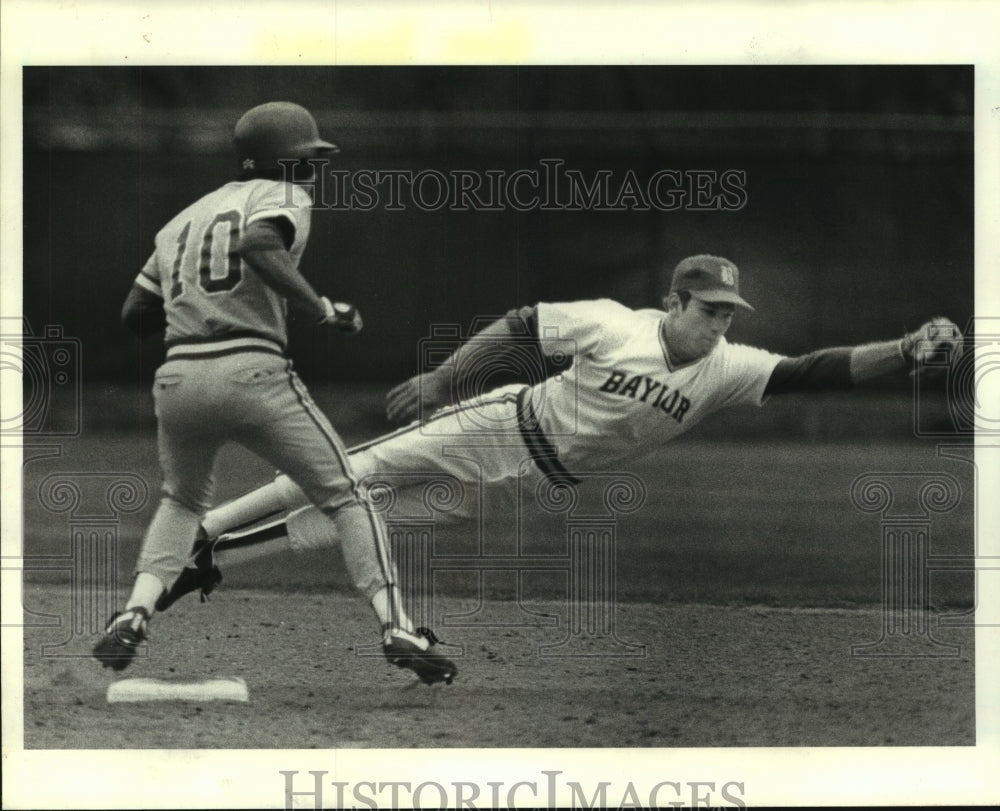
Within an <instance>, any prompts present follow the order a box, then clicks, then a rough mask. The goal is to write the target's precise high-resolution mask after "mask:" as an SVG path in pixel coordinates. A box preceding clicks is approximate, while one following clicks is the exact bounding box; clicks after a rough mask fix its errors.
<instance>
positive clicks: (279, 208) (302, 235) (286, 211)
mask: <svg viewBox="0 0 1000 811" xmlns="http://www.w3.org/2000/svg"><path fill="white" fill-rule="evenodd" d="M311 217H312V200H311V199H310V198H309V195H308V194H307V193H306V191H305V189H303V188H302V187H301V186H296V185H295V184H293V183H281V182H278V181H265V182H264V183H263V184H262V186H261V190H260V192H259V193H258V194H256V195H254V196H253V197H252V198H251V200H250V203H249V206H248V209H247V212H246V222H245V223H244V227H247V226H250V225H253V223H255V222H260V221H261V220H272V219H281V220H284V221H286V222H287V223H288V224H289V225H290V226H291V227H292V229H293V230H294V232H295V237H294V239H293V241H292V245H291V247H290V248H289V251H290V252H291V253H293V254H298V253H301V252H302V250H303V249H304V248H305V245H306V242H308V240H309V228H310V223H311Z"/></svg>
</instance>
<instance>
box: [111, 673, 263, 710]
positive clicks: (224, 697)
mask: <svg viewBox="0 0 1000 811" xmlns="http://www.w3.org/2000/svg"><path fill="white" fill-rule="evenodd" d="M249 700H250V694H249V692H248V691H247V685H246V682H245V681H243V679H240V678H223V679H208V680H207V681H198V682H180V681H165V680H162V679H121V680H119V681H116V682H113V683H112V684H111V685H110V686H109V687H108V703H109V704H116V703H121V702H137V701H249Z"/></svg>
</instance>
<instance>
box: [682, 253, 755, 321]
mask: <svg viewBox="0 0 1000 811" xmlns="http://www.w3.org/2000/svg"><path fill="white" fill-rule="evenodd" d="M681 290H686V291H687V292H689V293H690V294H691V295H692V296H694V297H695V298H696V299H699V300H701V301H725V302H728V303H730V304H736V305H738V306H740V307H746V308H747V309H748V310H752V309H753V307H751V306H750V305H749V304H748V303H747V302H746V301H744V300H743V299H742V298H740V271H739V268H737V267H736V265H734V264H733V263H732V262H730V261H729V260H728V259H724V258H723V257H721V256H711V255H709V254H707V253H703V254H699V255H697V256H689V257H688V258H687V259H682V260H681V261H680V262H679V263H678V264H677V267H675V268H674V275H673V278H672V279H671V282H670V292H671V293H678V292H680V291H681Z"/></svg>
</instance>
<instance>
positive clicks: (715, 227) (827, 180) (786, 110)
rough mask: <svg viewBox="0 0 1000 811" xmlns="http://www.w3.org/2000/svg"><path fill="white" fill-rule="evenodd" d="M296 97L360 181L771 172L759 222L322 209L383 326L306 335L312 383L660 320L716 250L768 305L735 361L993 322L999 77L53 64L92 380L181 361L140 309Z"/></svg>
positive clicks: (48, 147)
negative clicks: (552, 327) (505, 337)
mask: <svg viewBox="0 0 1000 811" xmlns="http://www.w3.org/2000/svg"><path fill="white" fill-rule="evenodd" d="M270 99H286V100H291V101H297V102H299V103H302V104H304V105H306V106H307V107H309V108H310V109H311V110H313V112H314V113H315V115H316V117H317V119H318V121H319V123H320V127H321V130H322V131H323V134H324V135H325V136H327V137H328V138H331V139H333V140H334V141H336V142H337V143H338V144H339V145H340V146H341V150H342V151H341V154H340V155H338V156H336V158H335V159H334V160H333V163H332V164H331V167H330V168H331V169H338V170H344V171H346V172H348V173H350V176H351V177H356V176H357V173H358V172H362V171H363V170H379V171H385V170H408V171H410V172H411V173H414V174H415V173H419V172H421V171H424V172H425V173H429V175H433V177H429V179H430V180H431V181H433V180H434V178H436V177H439V176H444V177H448V178H453V177H455V175H454V174H449V173H454V172H459V173H463V172H464V173H467V176H469V177H472V176H475V177H479V178H486V177H488V173H489V172H490V171H492V172H495V173H498V176H500V175H499V173H502V175H503V177H506V178H509V177H510V176H511V174H512V173H514V172H516V171H517V170H524V169H527V170H530V171H535V172H539V173H544V171H545V170H546V167H551V166H554V165H555V162H558V163H559V166H560V170H563V171H564V170H573V171H577V172H579V174H580V177H583V178H585V179H586V180H587V181H588V182H590V181H592V180H593V179H594V178H597V177H600V176H601V173H604V174H606V175H607V176H608V177H609V178H610V180H609V188H610V190H611V197H612V198H614V197H615V196H616V195H617V193H620V192H621V190H622V185H623V184H624V183H626V182H627V181H628V179H629V177H630V176H634V177H635V178H636V179H637V180H638V181H639V184H640V186H642V184H644V183H645V182H646V180H648V178H650V177H651V176H652V175H653V174H654V173H656V172H658V171H661V170H678V171H686V172H688V173H689V174H688V175H687V177H688V178H690V177H691V176H692V175H691V174H690V173H691V172H692V171H693V170H704V172H707V173H715V176H716V177H717V178H718V177H719V176H721V175H722V174H723V173H725V172H729V171H732V172H738V173H745V174H741V175H736V177H741V178H743V181H742V183H741V188H742V189H743V194H742V197H740V196H739V195H736V196H732V195H731V196H730V197H729V198H728V201H726V200H724V201H723V202H724V203H726V202H728V203H734V202H735V203H736V205H729V208H730V209H731V210H712V208H711V206H710V205H708V206H706V205H701V206H696V205H693V204H692V201H693V199H694V198H693V197H692V195H691V194H688V196H687V198H686V199H685V200H684V203H685V205H683V206H680V207H678V208H674V209H673V210H660V209H661V208H664V206H660V207H659V208H657V206H655V205H654V206H652V207H651V208H650V209H649V210H641V206H639V205H637V202H638V201H635V200H634V199H633V198H629V197H627V196H626V197H625V198H623V199H622V200H621V201H619V202H620V203H621V205H619V206H617V207H614V206H611V208H612V209H613V210H597V206H595V205H591V206H589V207H588V206H584V207H583V208H585V209H589V210H571V208H572V207H570V206H566V205H558V206H557V205H553V206H548V207H547V206H544V205H541V206H534V207H530V209H529V210H518V207H517V206H516V205H504V206H499V207H497V209H498V210H485V211H483V210H478V211H477V210H471V209H470V210H458V209H457V207H456V206H454V205H451V202H450V201H449V203H447V204H443V205H433V206H429V205H424V206H423V207H421V206H420V205H417V204H416V203H415V202H414V201H412V200H407V201H406V204H405V205H403V206H401V208H402V210H391V206H389V205H388V202H387V197H386V194H385V191H386V188H385V187H384V186H383V187H381V188H380V192H381V194H380V196H379V198H378V200H377V204H376V205H374V206H372V207H370V209H369V210H346V209H344V208H343V207H340V208H336V207H330V208H318V209H317V210H316V212H315V213H314V216H313V233H312V237H311V240H310V244H309V247H308V249H307V251H306V255H305V258H304V260H303V265H302V269H303V271H304V272H305V273H306V275H307V276H308V277H309V278H310V279H311V280H312V281H313V283H314V284H315V286H316V287H317V289H319V290H320V292H324V293H327V294H329V295H330V296H331V297H335V298H341V299H346V300H352V301H355V302H357V303H358V304H359V305H360V306H361V308H362V312H363V314H364V316H365V322H366V330H365V332H364V333H363V334H362V335H360V336H357V337H356V338H353V339H350V340H345V339H343V338H338V337H336V336H332V335H329V334H327V333H323V332H319V331H317V330H315V329H314V328H313V327H312V326H311V325H309V324H305V323H302V322H301V321H295V322H294V323H293V326H292V343H293V350H292V352H293V355H294V357H295V358H296V363H297V366H298V367H299V369H300V370H301V371H302V373H303V375H304V376H306V377H307V379H309V380H315V381H317V382H320V383H322V382H324V381H338V380H358V381H361V380H365V381H388V380H396V379H399V378H400V377H402V376H405V375H407V374H410V373H412V372H413V371H415V370H416V368H417V365H418V362H419V353H418V344H419V341H420V339H421V338H422V337H424V336H427V335H428V333H429V330H430V327H431V325H432V324H440V323H446V324H462V325H465V326H468V325H469V323H470V322H471V320H472V319H473V318H475V317H477V316H483V315H495V314H499V313H502V312H504V311H506V310H507V309H509V308H511V307H514V306H518V305H521V304H526V303H532V302H535V301H539V300H549V301H552V300H569V299H577V298H590V297H600V296H609V297H612V298H615V299H618V300H620V301H621V302H623V303H624V304H627V305H630V306H634V307H645V306H656V305H657V304H658V302H659V297H660V291H661V276H662V273H663V269H664V268H665V267H667V268H668V267H671V266H672V265H673V264H675V263H676V262H677V261H678V260H680V259H681V258H683V257H684V256H686V255H689V254H692V253H700V252H711V253H717V254H722V255H725V256H727V257H729V258H730V259H731V260H733V261H734V262H736V263H737V264H738V265H739V266H740V268H741V269H742V271H743V276H744V295H745V297H746V298H748V299H749V300H750V301H751V302H752V303H754V304H755V306H756V308H757V312H756V313H754V314H751V315H748V316H742V315H741V316H740V317H739V318H738V319H737V321H736V322H735V323H734V326H733V328H732V331H731V338H732V339H734V340H738V341H746V342H750V343H754V344H759V345H763V346H766V347H768V348H771V349H774V350H776V351H779V352H785V353H798V352H803V351H807V350H809V349H811V348H815V347H817V346H821V345H831V344H845V343H857V342H860V341H864V340H871V339H878V338H884V337H890V336H895V335H897V334H901V333H902V331H903V330H904V328H914V327H916V326H917V325H918V324H919V323H920V322H922V321H923V320H925V319H926V318H927V317H929V316H931V315H934V314H937V313H941V314H945V315H948V316H949V317H951V318H953V319H954V320H955V321H957V322H959V323H960V324H963V325H964V324H965V322H966V321H967V320H968V319H969V318H970V317H971V316H972V314H973V311H974V290H973V286H974V285H973V210H974V194H973V192H974V184H973V127H972V120H973V117H972V114H973V110H972V99H973V70H972V68H971V66H897V67H873V66H867V67H864V66H813V67H707V66H703V67H666V66H664V67H615V66H606V67H586V66H579V67H570V66H563V67H556V66H552V67H545V66H534V67H482V68H480V67H412V68H409V67H407V68H403V67H336V68H325V67H324V68H319V67H317V68H285V67H273V68H264V67H254V68H243V67H186V68H177V67H162V68H141V69H139V68H137V69H124V68H81V67H58V68H54V67H53V68H49V67H29V68H25V71H24V134H25V141H24V262H23V278H24V288H23V289H24V314H25V316H26V318H28V320H29V322H30V323H31V325H32V327H33V328H34V329H35V330H36V331H37V330H38V329H40V328H41V326H42V325H45V324H60V325H62V326H63V329H64V333H65V334H66V335H69V336H74V337H77V338H79V339H81V343H82V348H83V372H84V378H85V382H90V383H93V382H97V381H106V382H110V383H114V384H116V385H128V384H133V383H146V382H147V381H148V380H149V377H150V375H151V372H152V369H153V367H155V365H156V363H157V362H158V361H159V359H160V357H162V350H161V348H160V346H159V344H158V342H157V341H155V340H149V341H145V342H142V343H140V342H139V341H137V340H134V339H133V338H132V337H131V336H130V335H129V334H128V333H127V332H126V331H125V330H124V328H123V327H121V326H120V323H119V320H118V314H119V310H120V306H121V303H122V301H123V299H124V297H125V294H126V293H127V291H128V289H129V286H130V285H131V282H132V279H133V278H134V276H135V274H136V273H137V272H138V270H139V268H140V267H141V266H142V264H143V262H144V261H145V259H146V257H147V256H148V254H149V252H150V250H151V246H152V240H153V236H154V235H155V233H156V231H157V230H158V228H159V227H160V226H161V225H163V224H164V222H165V221H166V220H167V219H169V218H170V217H171V216H173V214H175V213H176V212H177V211H178V210H180V208H182V207H183V206H184V205H186V204H188V203H189V202H191V201H193V200H194V199H195V198H196V197H198V196H200V195H201V194H203V193H205V192H207V191H209V190H211V189H212V188H214V187H216V186H217V185H220V184H222V183H224V182H227V181H228V180H230V179H232V177H233V173H234V160H233V158H232V154H231V148H230V137H231V132H232V126H233V124H234V123H235V120H236V119H237V118H238V116H239V115H240V114H241V113H242V112H243V111H244V110H245V109H247V108H248V107H250V106H253V105H255V104H257V103H260V102H262V101H266V100H270ZM434 173H440V174H439V175H438V174H434ZM630 173H631V175H630ZM694 176H696V177H697V176H698V175H697V172H695V175H694ZM702 176H703V177H708V178H709V181H710V182H709V185H712V184H711V177H712V175H711V174H708V175H702ZM425 188H426V190H427V194H425V196H424V200H425V203H426V201H427V199H433V198H434V197H435V196H436V195H435V189H434V188H433V183H432V184H431V185H428V186H427V187H425ZM522 188H527V187H522ZM713 188H715V189H716V190H717V189H718V183H716V184H715V186H713ZM553 189H554V190H555V191H554V192H553ZM548 191H549V192H551V193H555V194H556V195H559V194H565V192H566V186H565V178H563V179H562V180H560V181H559V182H558V183H555V184H553V186H552V187H551V188H549V189H548ZM480 196H481V197H482V194H481V195H480ZM528 196H530V195H528ZM542 202H544V200H543V201H542ZM703 202H704V201H703ZM522 208H525V207H522ZM546 208H551V209H552V210H544V209H546ZM579 208H580V207H577V209H579ZM697 209H701V210H697ZM3 272H4V273H5V274H6V273H10V272H16V269H13V268H9V267H8V268H4V271H3Z"/></svg>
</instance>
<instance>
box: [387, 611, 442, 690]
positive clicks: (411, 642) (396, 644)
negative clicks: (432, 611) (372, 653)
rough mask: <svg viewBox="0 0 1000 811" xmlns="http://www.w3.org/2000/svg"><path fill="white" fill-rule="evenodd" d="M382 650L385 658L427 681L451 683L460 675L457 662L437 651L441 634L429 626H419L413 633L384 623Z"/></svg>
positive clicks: (429, 682) (425, 682) (426, 682)
mask: <svg viewBox="0 0 1000 811" xmlns="http://www.w3.org/2000/svg"><path fill="white" fill-rule="evenodd" d="M382 630H383V633H384V637H383V640H382V650H383V651H385V658H386V659H388V660H389V663H390V664H394V665H396V667H408V668H409V669H410V670H412V671H413V672H414V673H416V674H417V675H418V676H419V677H420V680H421V681H422V682H423V683H424V684H436V683H437V682H439V681H443V682H444V683H445V684H451V683H452V681H453V680H454V678H455V676H457V675H458V668H457V667H455V663H454V662H452V661H451V660H450V659H448V658H447V657H445V656H443V655H442V654H440V653H438V651H437V649H436V647H435V646H436V645H437V644H438V641H439V640H438V638H437V637H436V636H435V635H434V632H433V631H431V630H430V629H429V628H417V630H416V631H415V632H414V633H410V632H409V631H404V630H402V629H401V628H392V627H390V626H388V625H386V626H384V627H383V629H382Z"/></svg>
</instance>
